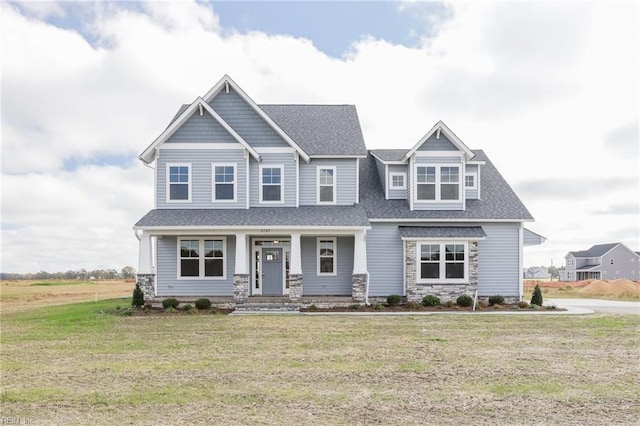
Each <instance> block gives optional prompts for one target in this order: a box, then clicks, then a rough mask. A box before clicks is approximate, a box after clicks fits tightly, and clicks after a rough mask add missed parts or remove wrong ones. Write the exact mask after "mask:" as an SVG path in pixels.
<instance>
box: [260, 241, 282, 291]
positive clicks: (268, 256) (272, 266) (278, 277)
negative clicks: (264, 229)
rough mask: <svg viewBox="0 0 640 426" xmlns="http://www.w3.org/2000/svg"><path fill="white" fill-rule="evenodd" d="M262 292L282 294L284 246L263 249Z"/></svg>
mask: <svg viewBox="0 0 640 426" xmlns="http://www.w3.org/2000/svg"><path fill="white" fill-rule="evenodd" d="M262 294H264V295H266V296H281V295H282V248H268V247H264V248H263V249H262Z"/></svg>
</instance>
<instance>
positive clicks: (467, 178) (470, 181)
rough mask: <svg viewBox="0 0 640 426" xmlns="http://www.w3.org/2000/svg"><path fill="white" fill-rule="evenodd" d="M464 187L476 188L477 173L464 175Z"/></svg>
mask: <svg viewBox="0 0 640 426" xmlns="http://www.w3.org/2000/svg"><path fill="white" fill-rule="evenodd" d="M464 187H465V188H468V189H475V188H476V176H475V175H464Z"/></svg>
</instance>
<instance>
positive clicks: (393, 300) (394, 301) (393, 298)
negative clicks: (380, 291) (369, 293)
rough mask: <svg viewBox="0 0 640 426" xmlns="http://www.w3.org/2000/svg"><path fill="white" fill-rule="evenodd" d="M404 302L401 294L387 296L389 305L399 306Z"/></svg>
mask: <svg viewBox="0 0 640 426" xmlns="http://www.w3.org/2000/svg"><path fill="white" fill-rule="evenodd" d="M400 302H402V296H400V295H399V294H390V295H388V296H387V305H389V306H398V305H399V304H400Z"/></svg>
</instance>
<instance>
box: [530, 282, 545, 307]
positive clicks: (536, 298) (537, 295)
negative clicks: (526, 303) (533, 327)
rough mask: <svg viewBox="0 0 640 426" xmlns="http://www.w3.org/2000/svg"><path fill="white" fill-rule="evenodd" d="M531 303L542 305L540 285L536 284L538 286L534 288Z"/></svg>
mask: <svg viewBox="0 0 640 426" xmlns="http://www.w3.org/2000/svg"><path fill="white" fill-rule="evenodd" d="M531 304H532V305H538V306H542V290H540V286H539V285H536V288H534V289H533V295H532V296H531Z"/></svg>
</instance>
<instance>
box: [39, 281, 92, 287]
mask: <svg viewBox="0 0 640 426" xmlns="http://www.w3.org/2000/svg"><path fill="white" fill-rule="evenodd" d="M63 285H96V283H94V282H90V281H43V282H37V283H33V284H30V285H29V286H30V287H57V286H63Z"/></svg>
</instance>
